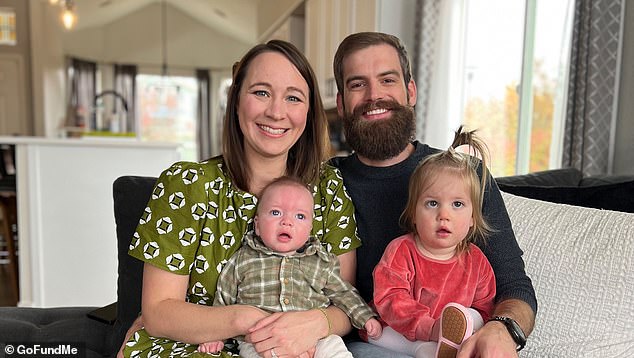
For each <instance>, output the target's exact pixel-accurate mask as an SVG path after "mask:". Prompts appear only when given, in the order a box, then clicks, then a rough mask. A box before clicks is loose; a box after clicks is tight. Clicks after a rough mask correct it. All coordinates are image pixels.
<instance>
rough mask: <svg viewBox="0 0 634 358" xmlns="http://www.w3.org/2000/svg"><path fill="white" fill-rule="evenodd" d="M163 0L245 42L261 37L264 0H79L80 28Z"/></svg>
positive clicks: (115, 18)
mask: <svg viewBox="0 0 634 358" xmlns="http://www.w3.org/2000/svg"><path fill="white" fill-rule="evenodd" d="M163 1H164V2H165V5H166V6H171V7H173V8H175V9H178V10H180V11H182V12H183V13H185V14H187V15H189V16H191V17H192V18H194V19H196V20H197V21H200V23H202V24H205V25H207V26H209V27H210V28H213V29H214V30H216V31H219V32H222V33H224V34H227V35H228V36H231V37H233V38H235V39H238V40H241V41H242V42H245V43H254V42H255V41H256V40H257V37H258V29H257V9H258V6H259V4H260V2H261V0H75V7H76V10H77V16H78V19H79V20H78V23H77V29H78V30H80V29H85V28H91V27H99V26H103V25H105V24H108V23H110V22H113V21H116V20H118V19H119V18H122V17H125V16H127V15H129V14H130V13H132V12H135V11H141V10H142V9H143V8H144V7H146V6H149V5H154V4H155V3H162V2H163Z"/></svg>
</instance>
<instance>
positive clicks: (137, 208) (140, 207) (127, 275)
mask: <svg viewBox="0 0 634 358" xmlns="http://www.w3.org/2000/svg"><path fill="white" fill-rule="evenodd" d="M156 180H157V178H154V177H141V176H123V177H120V178H118V179H117V180H115V182H114V183H113V198H114V216H115V223H116V225H117V256H118V259H119V269H118V274H119V277H118V280H117V320H116V322H115V326H114V330H115V332H114V337H113V347H116V348H117V349H118V348H119V347H120V346H121V343H122V342H123V338H124V335H125V333H126V332H127V330H128V328H129V327H130V325H131V324H132V322H133V321H134V319H135V318H136V317H137V316H138V315H139V312H140V311H141V284H142V281H143V263H142V262H141V261H139V260H137V259H135V258H134V257H132V256H130V255H128V249H129V247H130V241H131V239H132V235H134V232H135V230H136V227H137V225H138V224H139V219H141V215H142V214H143V211H144V210H145V207H146V206H147V203H148V201H149V199H150V196H151V194H152V190H153V189H154V185H155V184H156ZM115 352H116V350H115Z"/></svg>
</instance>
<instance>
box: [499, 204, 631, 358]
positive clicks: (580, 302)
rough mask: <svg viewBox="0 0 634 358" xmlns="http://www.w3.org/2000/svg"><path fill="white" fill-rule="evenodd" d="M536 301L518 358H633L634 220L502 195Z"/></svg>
mask: <svg viewBox="0 0 634 358" xmlns="http://www.w3.org/2000/svg"><path fill="white" fill-rule="evenodd" d="M502 196H503V198H504V201H505V203H506V206H507V209H508V212H509V216H510V218H511V222H512V224H513V230H514V231H515V236H516V237H517V240H518V242H519V244H520V246H521V247H522V249H523V250H524V260H525V262H526V271H527V273H528V275H529V276H530V277H531V279H532V280H533V285H534V286H535V292H536V294H537V299H538V301H539V312H538V315H537V323H536V326H535V330H534V331H533V334H532V335H531V336H530V337H529V341H528V344H527V346H526V348H525V350H524V351H522V354H521V357H624V356H629V355H630V354H631V352H632V351H634V304H632V303H633V302H634V275H632V272H634V214H629V213H622V212H615V211H608V210H596V209H591V208H583V207H576V206H570V205H563V204H555V203H548V202H543V201H537V200H532V199H528V198H523V197H519V196H514V195H511V194H508V193H502Z"/></svg>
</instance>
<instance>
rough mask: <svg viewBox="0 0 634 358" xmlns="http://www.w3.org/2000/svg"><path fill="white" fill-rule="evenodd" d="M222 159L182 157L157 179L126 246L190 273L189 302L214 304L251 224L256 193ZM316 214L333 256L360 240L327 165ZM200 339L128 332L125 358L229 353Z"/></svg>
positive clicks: (317, 230)
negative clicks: (234, 178)
mask: <svg viewBox="0 0 634 358" xmlns="http://www.w3.org/2000/svg"><path fill="white" fill-rule="evenodd" d="M224 169H225V168H224V160H223V159H222V157H216V158H213V159H210V160H209V161H206V162H201V163H192V162H179V163H176V164H174V165H172V166H171V167H170V168H169V169H167V170H166V171H164V172H163V173H162V174H161V176H160V177H159V179H158V181H157V184H156V186H155V188H154V192H153V193H152V197H151V199H150V201H149V203H148V206H147V208H146V209H145V212H144V214H143V216H142V217H141V220H140V222H139V225H138V226H137V230H136V232H135V233H134V237H133V239H132V243H131V244H130V255H132V256H134V257H136V258H138V259H140V260H142V261H144V262H147V263H150V264H152V265H154V266H156V267H159V268H162V269H164V270H167V271H171V272H174V273H177V274H181V275H189V290H188V292H187V300H188V301H189V302H192V303H197V304H201V305H211V304H212V302H213V300H214V294H215V292H216V282H217V280H218V275H219V273H220V271H221V269H222V267H223V265H224V263H225V262H226V261H227V259H228V258H229V257H231V255H233V254H234V252H235V251H236V250H237V249H238V248H239V247H240V245H241V241H242V236H243V235H244V234H245V233H246V232H247V230H248V229H249V228H250V226H251V225H252V221H253V216H254V215H255V207H256V204H257V198H256V197H255V196H254V195H252V194H250V193H247V192H244V191H241V190H239V189H237V188H235V187H234V186H233V184H232V182H231V180H230V179H229V177H228V176H227V173H226V172H225V170H224ZM313 196H314V198H315V215H314V221H313V231H312V234H313V235H315V236H317V237H318V238H320V240H321V241H322V243H323V244H324V245H325V246H326V247H327V249H328V250H329V251H331V252H333V253H335V254H337V255H339V254H342V253H345V252H348V251H350V250H353V249H355V248H357V247H358V246H360V245H361V242H360V240H359V238H358V237H357V233H356V223H355V220H354V207H353V205H352V201H351V200H350V197H349V196H348V194H347V192H346V191H345V189H344V186H343V179H342V177H341V173H340V172H339V171H338V170H337V169H335V168H333V167H331V166H328V165H325V166H324V168H323V170H322V173H321V176H320V181H319V183H318V184H317V185H316V186H315V188H314V190H313ZM196 348H197V345H195V344H185V343H181V342H175V341H172V340H168V339H164V338H155V337H151V336H149V335H148V334H147V333H146V332H145V330H143V329H142V330H140V331H138V332H136V333H135V334H133V335H132V337H131V338H130V340H129V341H128V342H127V343H126V348H125V356H126V357H128V356H131V357H214V356H215V357H231V356H236V355H232V353H229V352H228V351H223V352H221V353H218V354H215V355H213V354H204V353H199V352H196Z"/></svg>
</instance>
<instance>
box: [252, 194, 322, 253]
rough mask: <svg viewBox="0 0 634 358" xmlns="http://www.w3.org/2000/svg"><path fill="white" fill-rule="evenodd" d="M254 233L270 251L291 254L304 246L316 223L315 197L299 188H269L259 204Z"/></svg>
mask: <svg viewBox="0 0 634 358" xmlns="http://www.w3.org/2000/svg"><path fill="white" fill-rule="evenodd" d="M258 205H259V206H258V211H257V215H256V216H255V233H256V234H257V235H259V236H260V237H261V238H262V241H263V242H264V244H265V245H266V246H267V247H268V248H270V249H271V250H273V251H275V252H278V253H281V254H292V253H294V252H295V251H296V250H297V249H299V248H300V247H302V246H303V245H304V244H305V243H306V240H308V236H309V235H310V230H311V229H312V224H313V196H312V195H311V193H309V192H308V190H307V189H305V188H302V187H299V186H298V185H278V186H275V187H272V188H269V189H268V190H267V191H266V193H265V195H264V196H263V197H262V198H261V200H260V202H259V204H258Z"/></svg>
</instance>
